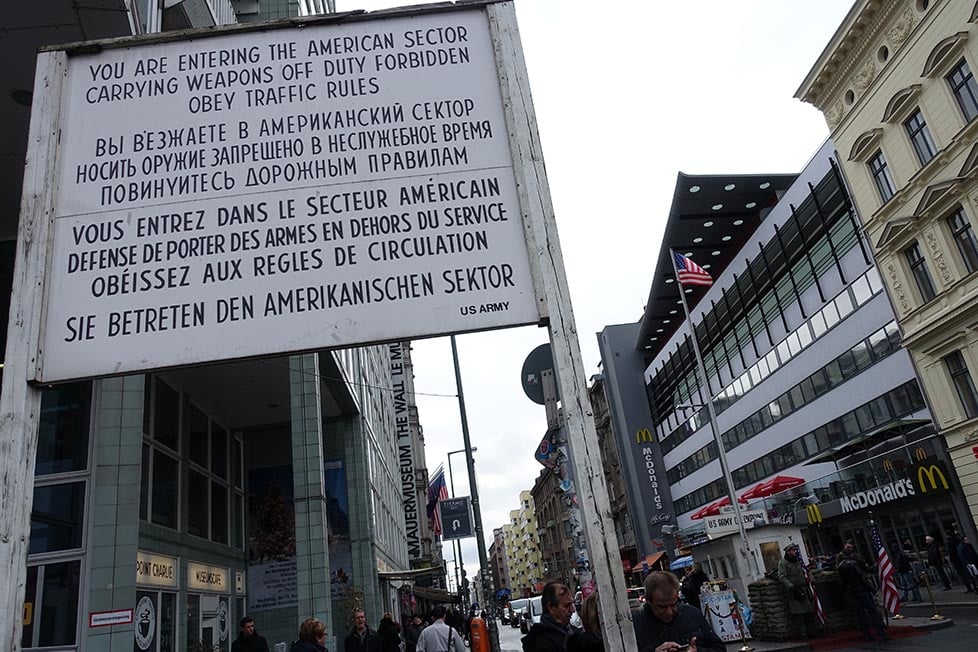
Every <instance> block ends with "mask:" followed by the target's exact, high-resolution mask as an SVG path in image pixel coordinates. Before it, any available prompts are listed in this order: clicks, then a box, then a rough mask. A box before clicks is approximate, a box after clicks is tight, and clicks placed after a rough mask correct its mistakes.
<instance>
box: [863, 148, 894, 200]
mask: <svg viewBox="0 0 978 652" xmlns="http://www.w3.org/2000/svg"><path fill="white" fill-rule="evenodd" d="M869 173H870V174H872V175H873V181H874V182H876V189H877V190H879V193H880V198H881V199H882V200H883V202H884V203H885V202H888V201H890V198H891V197H893V195H895V194H896V186H894V185H893V177H891V176H890V168H889V167H887V165H886V159H885V158H883V150H879V151H878V152H876V154H874V155H873V158H871V159H869Z"/></svg>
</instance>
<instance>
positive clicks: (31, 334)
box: [0, 52, 67, 650]
mask: <svg viewBox="0 0 978 652" xmlns="http://www.w3.org/2000/svg"><path fill="white" fill-rule="evenodd" d="M66 67H67V56H66V55H65V54H64V53H63V52H49V53H40V54H38V55H37V69H36V76H35V81H34V104H33V107H32V109H31V112H32V116H31V127H30V133H29V135H28V143H29V146H28V150H29V151H30V152H32V153H33V154H34V156H30V155H29V156H28V158H27V165H26V167H25V169H24V191H23V198H22V199H21V220H20V225H19V227H18V229H17V259H16V262H15V263H14V281H13V291H12V292H11V296H10V322H9V324H8V326H7V348H6V353H5V360H4V361H3V363H4V367H3V391H2V398H0V476H2V478H3V484H2V488H0V492H2V493H0V505H2V506H3V507H2V509H0V512H2V514H3V517H2V518H0V573H3V575H4V577H7V578H8V579H7V581H6V582H4V583H3V584H4V586H3V589H0V614H3V615H2V616H0V649H4V650H19V649H20V639H21V632H22V630H23V621H22V619H21V617H20V614H21V612H22V609H23V604H24V595H25V588H26V583H27V550H28V546H29V544H30V528H31V508H32V506H33V498H34V465H35V457H36V452H37V437H38V422H39V418H40V411H41V389H40V388H39V387H38V386H36V385H32V384H29V383H27V379H28V378H31V377H33V375H34V373H33V371H34V368H35V366H36V364H37V359H36V357H35V352H36V351H38V347H37V342H38V339H39V330H40V322H41V310H42V306H43V304H44V301H43V293H44V274H45V269H46V268H47V256H48V255H49V253H48V252H49V251H50V246H51V243H50V240H51V237H52V232H53V223H54V202H55V196H56V194H57V192H56V185H57V183H56V181H54V180H55V179H57V176H58V175H57V173H56V170H57V169H58V147H59V144H60V139H59V138H58V133H59V121H60V117H61V116H60V113H61V95H62V87H63V83H64V78H65V69H66Z"/></svg>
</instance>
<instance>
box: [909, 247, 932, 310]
mask: <svg viewBox="0 0 978 652" xmlns="http://www.w3.org/2000/svg"><path fill="white" fill-rule="evenodd" d="M903 255H904V256H906V258H907V264H908V265H910V273H911V274H912V275H913V280H914V282H915V283H916V284H917V289H918V290H919V291H920V298H921V299H923V301H924V303H927V302H928V301H930V300H931V299H933V298H934V297H936V296H937V291H936V290H934V282H933V281H931V280H930V272H928V271H927V261H925V260H924V256H923V254H921V253H920V245H918V244H917V243H916V242H915V243H914V244H913V245H911V246H910V247H908V248H907V249H906V250H905V251H904V252H903Z"/></svg>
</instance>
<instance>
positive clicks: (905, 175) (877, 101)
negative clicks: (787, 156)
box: [796, 0, 978, 532]
mask: <svg viewBox="0 0 978 652" xmlns="http://www.w3.org/2000/svg"><path fill="white" fill-rule="evenodd" d="M976 19H978V6H976V5H975V3H974V2H965V1H964V0H937V1H928V0H884V1H879V0H860V1H859V2H856V3H855V5H854V6H853V8H852V10H851V11H850V12H849V14H848V15H847V16H846V18H845V20H844V22H843V24H842V25H841V26H840V27H839V29H838V31H837V32H836V33H835V35H834V36H833V37H832V39H831V41H830V42H829V44H828V45H827V46H826V48H825V50H824V52H823V53H822V55H821V56H820V57H819V59H818V61H817V62H816V63H815V65H814V67H813V68H812V70H811V72H809V73H808V76H807V77H806V78H805V80H804V83H803V84H802V85H801V87H800V88H799V89H798V91H797V93H796V97H798V98H799V99H801V100H803V101H805V102H808V103H810V104H813V105H814V106H815V107H817V108H818V109H819V110H820V111H822V113H823V114H824V115H825V119H826V122H827V123H828V126H829V129H830V130H831V132H832V140H833V141H834V142H835V144H836V147H837V151H838V158H839V161H840V163H841V166H842V168H843V171H844V173H845V177H846V179H847V181H848V184H849V186H850V189H851V194H852V197H853V200H854V202H855V204H856V206H857V208H858V211H859V213H860V216H861V219H862V222H863V225H864V230H863V235H864V236H865V238H866V239H867V240H868V242H869V243H870V244H871V245H872V249H873V251H874V252H875V256H876V259H877V263H878V265H879V268H880V271H881V274H882V276H883V279H884V281H885V283H886V286H887V290H888V292H889V295H890V300H891V301H892V303H893V308H894V310H895V312H896V315H897V319H898V321H899V324H900V327H901V329H902V331H903V345H904V346H905V347H906V348H907V349H908V350H909V351H910V353H911V355H912V356H913V359H914V362H915V364H916V366H917V369H918V373H919V376H920V379H921V381H922V384H923V388H924V391H925V394H926V396H927V398H928V401H929V403H930V406H931V409H932V413H933V415H934V417H935V422H936V424H937V426H938V428H939V430H940V432H941V434H942V435H943V436H944V438H945V440H946V444H947V447H948V450H949V451H950V454H951V458H952V460H953V463H954V465H955V467H956V469H957V474H958V476H959V477H960V479H961V483H962V485H963V492H962V493H963V494H964V496H965V497H966V499H967V501H968V505H969V508H970V512H971V516H972V519H974V518H975V517H976V515H978V462H976V459H975V452H974V448H975V447H976V446H978V392H976V390H975V373H976V372H978V331H976V326H978V273H976V272H978V239H976V236H975V230H974V226H973V225H974V223H975V220H976V219H978V183H976V173H978V144H976V137H978V120H976V118H978V83H976V81H975V78H974V75H973V71H974V70H976V69H978V27H976ZM959 527H964V529H965V531H966V532H969V531H970V532H973V524H971V523H969V524H959Z"/></svg>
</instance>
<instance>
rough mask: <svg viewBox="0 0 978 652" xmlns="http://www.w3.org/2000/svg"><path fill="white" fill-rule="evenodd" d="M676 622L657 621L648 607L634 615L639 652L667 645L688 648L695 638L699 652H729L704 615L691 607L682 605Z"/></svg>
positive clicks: (648, 651)
mask: <svg viewBox="0 0 978 652" xmlns="http://www.w3.org/2000/svg"><path fill="white" fill-rule="evenodd" d="M677 607H678V611H676V616H675V618H673V619H672V621H671V622H668V623H665V622H662V621H661V620H659V619H658V618H656V617H655V615H653V613H652V607H651V606H650V605H648V604H646V605H645V606H644V607H642V608H641V609H639V610H638V611H635V612H633V613H632V623H633V624H634V626H635V640H636V641H637V642H638V651H639V652H652V651H653V650H655V648H657V647H659V646H660V645H662V644H663V643H665V642H666V641H673V642H675V643H679V644H680V645H686V644H687V643H689V642H690V640H691V639H692V638H693V637H694V636H695V637H696V649H697V650H699V651H704V652H705V651H707V650H708V651H709V652H726V649H727V646H726V645H725V644H724V642H723V641H721V640H720V637H719V636H717V635H716V634H714V633H713V628H711V627H710V624H709V623H708V622H706V618H705V617H704V616H703V612H701V611H700V610H699V609H694V608H693V607H691V606H689V605H688V604H679V605H678V606H677Z"/></svg>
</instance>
